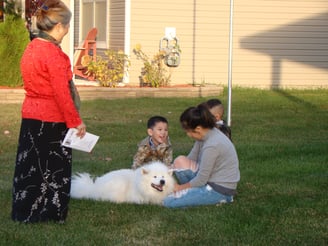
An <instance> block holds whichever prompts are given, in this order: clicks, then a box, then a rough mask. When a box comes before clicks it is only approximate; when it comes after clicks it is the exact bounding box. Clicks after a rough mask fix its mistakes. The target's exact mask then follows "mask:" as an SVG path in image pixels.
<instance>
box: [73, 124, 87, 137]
mask: <svg viewBox="0 0 328 246" xmlns="http://www.w3.org/2000/svg"><path fill="white" fill-rule="evenodd" d="M76 129H77V131H78V132H77V134H76V135H77V136H78V137H80V138H83V137H84V135H85V133H86V132H87V126H86V125H85V124H84V123H83V122H82V123H81V124H80V125H78V126H77V127H76Z"/></svg>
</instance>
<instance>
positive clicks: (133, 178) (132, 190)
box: [71, 162, 175, 204]
mask: <svg viewBox="0 0 328 246" xmlns="http://www.w3.org/2000/svg"><path fill="white" fill-rule="evenodd" d="M172 174H173V170H170V169H168V167H167V166H166V165H164V164H163V163H161V162H152V163H150V164H147V165H144V166H142V167H139V168H138V169H136V170H132V169H120V170H116V171H112V172H108V173H106V174H105V175H103V176H101V177H97V178H96V179H95V180H93V179H92V178H91V177H90V174H88V173H78V174H77V175H74V176H73V177H72V185H71V197H73V198H88V199H93V200H104V201H112V202H116V203H122V202H126V203H138V204H144V203H150V204H161V203H162V201H163V199H164V198H165V197H167V196H168V195H169V194H170V193H172V192H173V188H174V183H175V180H174V178H173V176H172Z"/></svg>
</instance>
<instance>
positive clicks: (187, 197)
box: [163, 169, 233, 208]
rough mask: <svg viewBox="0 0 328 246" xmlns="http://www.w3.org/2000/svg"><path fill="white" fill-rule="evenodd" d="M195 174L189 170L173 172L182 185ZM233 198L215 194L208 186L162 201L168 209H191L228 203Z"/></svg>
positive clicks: (173, 195)
mask: <svg viewBox="0 0 328 246" xmlns="http://www.w3.org/2000/svg"><path fill="white" fill-rule="evenodd" d="M196 174H197V172H193V171H191V170H189V169H188V170H178V171H175V172H174V175H175V176H176V178H177V180H178V182H179V183H180V184H184V183H187V182H189V181H190V180H191V179H193V178H194V177H195V176H196ZM232 201H233V196H226V195H223V194H221V193H219V192H216V191H215V190H213V189H212V187H211V186H209V185H204V186H201V187H195V188H190V189H186V190H181V191H179V192H176V193H175V194H172V195H169V196H168V197H167V198H165V199H164V202H163V205H164V206H165V207H169V208H179V207H191V206H198V205H210V204H217V203H230V202H232Z"/></svg>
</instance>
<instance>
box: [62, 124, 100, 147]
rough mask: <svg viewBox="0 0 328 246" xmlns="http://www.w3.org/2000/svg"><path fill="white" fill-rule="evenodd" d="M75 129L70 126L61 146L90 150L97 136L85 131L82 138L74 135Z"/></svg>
mask: <svg viewBox="0 0 328 246" xmlns="http://www.w3.org/2000/svg"><path fill="white" fill-rule="evenodd" d="M76 133H77V129H75V128H70V129H69V130H68V132H67V134H66V136H65V138H64V141H63V143H62V145H63V146H65V147H69V148H72V149H76V150H81V151H85V152H91V151H92V149H93V147H94V146H95V145H96V143H97V141H98V139H99V136H97V135H94V134H92V133H89V132H87V133H86V134H85V136H84V137H83V138H80V137H78V136H76Z"/></svg>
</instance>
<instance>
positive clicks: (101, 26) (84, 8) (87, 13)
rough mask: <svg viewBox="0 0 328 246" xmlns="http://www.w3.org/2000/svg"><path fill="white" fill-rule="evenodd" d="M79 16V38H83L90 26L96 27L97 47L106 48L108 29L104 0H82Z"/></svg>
mask: <svg viewBox="0 0 328 246" xmlns="http://www.w3.org/2000/svg"><path fill="white" fill-rule="evenodd" d="M80 18H81V19H80V20H81V21H80V23H81V38H82V39H83V38H84V37H85V36H86V35H87V33H88V31H89V30H90V29H91V28H93V27H96V28H97V29H98V34H97V47H99V48H106V44H107V42H106V41H107V40H106V37H107V35H106V34H107V30H108V29H107V23H108V21H107V2H106V0H82V5H81V12H80Z"/></svg>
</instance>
